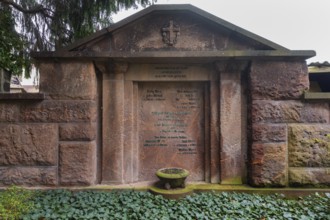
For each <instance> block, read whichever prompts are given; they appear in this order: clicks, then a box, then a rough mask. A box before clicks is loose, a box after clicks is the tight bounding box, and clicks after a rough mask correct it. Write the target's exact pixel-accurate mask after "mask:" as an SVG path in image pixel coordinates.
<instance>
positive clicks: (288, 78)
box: [250, 61, 309, 100]
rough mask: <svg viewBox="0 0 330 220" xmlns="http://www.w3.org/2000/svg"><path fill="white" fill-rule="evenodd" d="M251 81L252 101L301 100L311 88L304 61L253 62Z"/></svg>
mask: <svg viewBox="0 0 330 220" xmlns="http://www.w3.org/2000/svg"><path fill="white" fill-rule="evenodd" d="M250 81H251V95H252V99H273V100H278V99H299V98H300V97H302V95H303V93H304V91H306V90H308V87H309V80H308V70H307V65H306V63H305V62H304V61H303V62H301V61H278V62H275V61H253V62H252V65H251V71H250Z"/></svg>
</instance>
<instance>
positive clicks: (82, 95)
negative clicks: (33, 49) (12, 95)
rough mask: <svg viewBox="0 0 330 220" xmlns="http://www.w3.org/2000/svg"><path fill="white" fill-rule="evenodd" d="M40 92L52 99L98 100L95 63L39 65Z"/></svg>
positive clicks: (49, 63)
mask: <svg viewBox="0 0 330 220" xmlns="http://www.w3.org/2000/svg"><path fill="white" fill-rule="evenodd" d="M39 71H40V91H41V92H44V93H46V94H48V95H49V97H50V98H52V99H61V100H66V99H75V100H77V99H85V100H93V99H95V98H96V92H97V80H96V74H95V70H94V65H93V63H88V62H87V63H86V62H73V61H71V62H60V63H59V62H47V63H46V62H44V63H41V64H40V65H39Z"/></svg>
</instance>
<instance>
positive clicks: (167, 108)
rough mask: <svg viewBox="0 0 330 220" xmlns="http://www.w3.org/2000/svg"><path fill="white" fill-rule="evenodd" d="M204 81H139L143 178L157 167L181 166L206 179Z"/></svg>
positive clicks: (150, 177)
mask: <svg viewBox="0 0 330 220" xmlns="http://www.w3.org/2000/svg"><path fill="white" fill-rule="evenodd" d="M204 86H205V85H204V83H199V82H194V83H188V82H157V83H149V82H144V83H140V85H139V109H138V111H139V125H138V126H139V142H140V143H139V146H140V149H139V157H140V167H139V170H140V172H139V179H141V180H153V179H155V175H154V173H155V172H156V171H157V169H160V168H164V167H181V168H185V169H188V170H189V171H190V173H191V175H190V180H195V181H201V180H204V170H205V169H204V163H205V160H204V158H205V155H204V148H205V146H204V142H205V128H204V121H205V118H204V117H205V115H204V97H205V92H204Z"/></svg>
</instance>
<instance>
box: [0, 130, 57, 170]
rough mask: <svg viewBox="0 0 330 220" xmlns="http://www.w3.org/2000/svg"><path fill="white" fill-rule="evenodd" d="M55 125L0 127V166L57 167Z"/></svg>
mask: <svg viewBox="0 0 330 220" xmlns="http://www.w3.org/2000/svg"><path fill="white" fill-rule="evenodd" d="M57 130H58V129H57V125H55V124H24V125H16V124H2V125H0V133H1V136H0V166H3V165H6V166H7V165H21V166H23V165H28V166H30V165H34V166H53V165H57V148H58V147H57V145H58V131H57Z"/></svg>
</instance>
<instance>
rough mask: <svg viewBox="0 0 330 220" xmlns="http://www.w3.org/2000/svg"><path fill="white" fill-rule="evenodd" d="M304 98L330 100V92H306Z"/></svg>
mask: <svg viewBox="0 0 330 220" xmlns="http://www.w3.org/2000/svg"><path fill="white" fill-rule="evenodd" d="M304 99H306V100H322V101H328V102H330V92H305V94H304Z"/></svg>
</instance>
